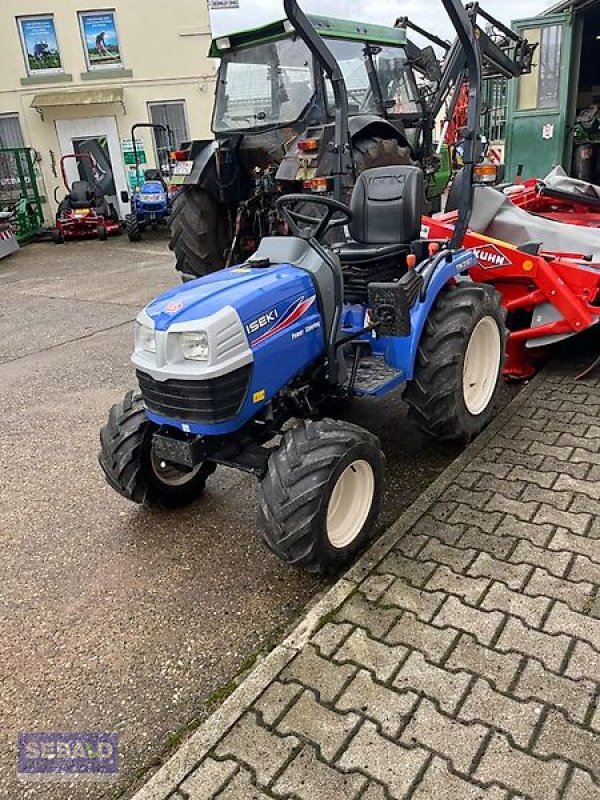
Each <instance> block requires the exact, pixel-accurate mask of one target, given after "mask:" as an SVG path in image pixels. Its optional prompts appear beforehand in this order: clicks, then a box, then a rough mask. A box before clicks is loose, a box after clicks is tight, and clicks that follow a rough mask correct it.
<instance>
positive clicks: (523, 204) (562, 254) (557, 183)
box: [422, 170, 600, 379]
mask: <svg viewBox="0 0 600 800" xmlns="http://www.w3.org/2000/svg"><path fill="white" fill-rule="evenodd" d="M474 191H475V195H474V201H473V209H474V210H473V214H472V216H471V219H470V222H469V230H468V231H467V233H466V235H465V239H464V245H465V247H467V248H470V249H472V250H473V251H474V252H475V254H476V256H477V258H478V264H477V266H475V267H474V268H472V269H471V270H470V272H469V274H470V276H471V278H472V280H474V281H476V282H477V283H489V284H492V285H493V286H494V287H495V288H496V289H497V290H498V291H499V292H500V294H501V296H502V304H503V305H504V307H505V308H506V310H507V311H508V317H507V327H508V329H509V336H508V343H507V359H506V362H505V366H504V374H505V376H506V377H509V378H516V379H519V378H527V377H530V376H531V375H532V374H534V373H535V371H536V369H537V366H538V364H539V363H540V361H541V360H543V359H544V358H545V357H546V356H547V352H548V347H549V346H550V345H553V344H556V343H557V342H560V341H563V340H565V339H568V338H570V337H572V336H575V335H577V334H579V333H581V332H583V331H585V330H588V329H589V328H591V327H593V326H594V325H598V322H600V231H599V230H596V229H597V228H598V227H600V189H598V187H594V186H592V185H591V184H585V183H583V182H582V181H578V180H574V179H572V178H569V177H567V175H566V173H564V172H563V171H562V170H554V171H553V172H552V173H551V174H550V175H549V176H548V177H547V178H546V179H545V180H544V181H539V180H533V181H528V182H527V183H526V184H522V185H517V186H510V187H507V188H506V189H505V190H504V191H499V190H497V189H492V188H489V187H484V186H481V187H476V188H475V190H474ZM458 216H459V215H458V211H451V212H449V213H447V214H438V215H436V216H435V217H424V218H423V229H422V234H423V235H424V236H426V237H428V238H430V239H433V240H442V241H444V240H447V239H449V238H450V237H451V236H452V234H453V231H454V228H455V225H456V223H457V220H458ZM598 332H599V333H600V326H599V328H598Z"/></svg>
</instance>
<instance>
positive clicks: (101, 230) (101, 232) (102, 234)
mask: <svg viewBox="0 0 600 800" xmlns="http://www.w3.org/2000/svg"><path fill="white" fill-rule="evenodd" d="M96 236H97V237H98V239H100V241H101V242H105V241H106V240H107V239H108V231H107V230H106V228H105V227H104V225H98V227H97V228H96Z"/></svg>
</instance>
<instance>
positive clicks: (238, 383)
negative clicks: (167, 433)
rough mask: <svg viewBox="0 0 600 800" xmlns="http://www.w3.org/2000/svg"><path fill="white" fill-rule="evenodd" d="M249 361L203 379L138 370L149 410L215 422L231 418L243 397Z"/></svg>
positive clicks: (197, 421) (166, 414)
mask: <svg viewBox="0 0 600 800" xmlns="http://www.w3.org/2000/svg"><path fill="white" fill-rule="evenodd" d="M251 374H252V364H246V365H245V366H243V367H240V368H239V369H236V370H234V371H233V372H229V373H228V374H227V375H221V376H219V377H218V378H210V379H208V380H204V381H186V380H168V381H157V380H155V379H154V378H152V377H151V376H150V375H147V374H146V373H145V372H139V371H138V372H137V379H138V382H139V384H140V390H141V392H142V397H143V398H144V403H145V404H146V407H147V408H148V410H149V411H153V412H154V413H155V414H159V415H160V416H161V417H168V418H169V419H175V420H178V421H180V422H192V423H194V422H196V423H201V424H216V423H219V422H227V421H228V420H231V419H234V418H235V417H236V416H237V414H239V412H240V409H241V407H242V405H243V403H244V400H245V399H246V395H247V393H248V387H249V386H250V377H251Z"/></svg>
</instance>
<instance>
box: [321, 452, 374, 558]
mask: <svg viewBox="0 0 600 800" xmlns="http://www.w3.org/2000/svg"><path fill="white" fill-rule="evenodd" d="M374 495H375V475H374V474H373V468H372V467H371V465H370V464H369V462H368V461H364V460H362V459H361V460H359V461H353V462H352V464H349V465H348V466H347V467H346V469H345V470H344V471H343V472H342V474H341V475H340V477H339V478H338V479H337V483H336V484H335V486H334V487H333V492H332V493H331V497H330V499H329V504H328V506H327V538H328V539H329V542H330V544H331V545H332V546H333V547H335V548H337V549H342V548H344V547H348V545H350V544H352V542H353V541H354V540H355V539H356V537H357V536H358V535H359V533H360V532H361V530H362V529H363V527H364V524H365V522H366V521H367V517H368V516H369V512H370V511H371V506H372V505H373V497H374Z"/></svg>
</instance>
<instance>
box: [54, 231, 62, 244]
mask: <svg viewBox="0 0 600 800" xmlns="http://www.w3.org/2000/svg"><path fill="white" fill-rule="evenodd" d="M52 241H53V242H54V244H64V243H65V237H64V236H63V234H62V231H61V230H60V229H59V228H54V229H53V231H52Z"/></svg>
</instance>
